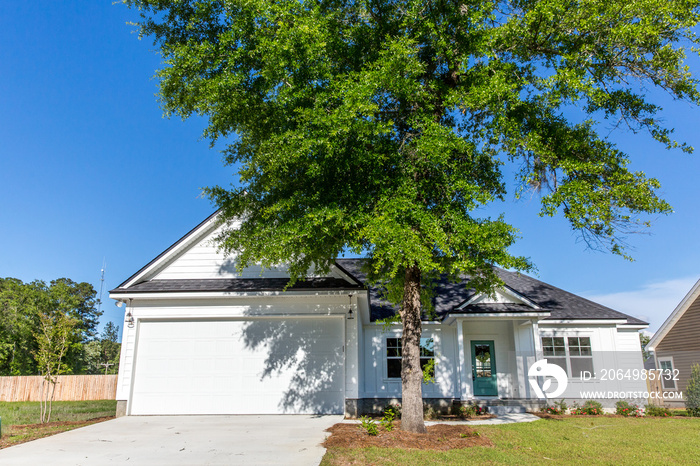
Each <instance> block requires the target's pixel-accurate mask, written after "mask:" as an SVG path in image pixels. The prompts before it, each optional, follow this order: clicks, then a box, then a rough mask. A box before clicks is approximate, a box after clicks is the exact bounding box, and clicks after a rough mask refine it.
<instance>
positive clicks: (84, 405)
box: [0, 400, 117, 448]
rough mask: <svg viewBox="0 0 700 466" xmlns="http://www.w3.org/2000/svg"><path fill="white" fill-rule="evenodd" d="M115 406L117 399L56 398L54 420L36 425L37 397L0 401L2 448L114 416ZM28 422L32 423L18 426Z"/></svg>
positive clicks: (0, 439)
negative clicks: (30, 399)
mask: <svg viewBox="0 0 700 466" xmlns="http://www.w3.org/2000/svg"><path fill="white" fill-rule="evenodd" d="M116 408H117V402H116V401H114V400H97V401H54V402H53V409H52V412H51V423H50V424H44V425H35V424H37V423H38V422H39V412H40V411H39V402H38V401H23V402H7V401H0V419H1V420H2V437H1V438H0V448H4V447H8V446H11V445H15V444H17V443H22V442H27V441H29V440H34V439H36V438H40V437H46V436H48V435H53V434H57V433H59V432H65V431H67V430H71V429H75V428H78V427H82V426H85V425H88V424H92V422H90V420H91V419H96V418H104V417H108V416H114V413H115V411H116ZM26 424H32V425H31V426H27V427H22V428H20V427H17V426H22V425H26Z"/></svg>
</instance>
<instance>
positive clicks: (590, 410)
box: [571, 400, 603, 416]
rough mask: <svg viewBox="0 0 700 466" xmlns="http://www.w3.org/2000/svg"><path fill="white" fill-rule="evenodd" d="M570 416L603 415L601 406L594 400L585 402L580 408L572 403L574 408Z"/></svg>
mask: <svg viewBox="0 0 700 466" xmlns="http://www.w3.org/2000/svg"><path fill="white" fill-rule="evenodd" d="M571 414H576V415H584V414H585V415H588V416H598V415H601V414H603V405H602V404H600V403H599V402H597V401H595V400H586V402H585V403H583V405H581V406H579V405H578V403H574V406H573V407H572V408H571Z"/></svg>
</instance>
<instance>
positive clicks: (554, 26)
mask: <svg viewBox="0 0 700 466" xmlns="http://www.w3.org/2000/svg"><path fill="white" fill-rule="evenodd" d="M125 3H126V4H128V5H131V6H135V7H137V8H139V9H140V10H141V14H142V21H141V23H140V27H141V33H142V34H144V35H152V36H153V37H154V40H155V43H156V44H157V45H158V46H159V48H160V52H161V54H162V56H163V59H164V64H165V65H164V67H163V68H162V69H161V70H159V71H158V73H157V75H158V77H159V78H160V89H161V98H162V102H163V105H164V108H165V112H166V114H168V115H171V114H177V115H180V116H182V117H183V118H186V117H189V116H190V115H192V114H199V115H204V116H206V117H207V118H208V120H209V125H208V127H207V129H206V130H205V135H206V136H207V137H209V138H210V139H211V140H212V143H213V142H215V141H216V140H217V139H218V138H222V137H224V138H226V137H229V136H231V135H233V134H235V135H236V136H237V138H235V139H233V140H232V141H233V142H231V144H230V145H229V146H228V148H227V150H226V151H225V154H226V160H227V162H228V163H229V164H231V165H235V166H237V167H238V168H239V172H238V173H239V180H240V184H239V186H234V187H232V188H230V189H226V188H221V187H214V188H211V189H209V190H208V193H209V194H210V195H211V197H212V198H213V199H214V201H215V202H216V203H217V204H218V205H219V206H220V207H221V208H222V212H223V219H225V220H226V221H229V222H231V221H232V220H233V219H239V220H241V223H240V226H238V225H236V227H235V228H234V227H233V224H232V223H230V228H229V229H227V230H226V231H225V232H224V233H223V234H222V235H221V237H220V238H219V239H220V241H221V245H222V247H223V248H224V249H225V250H226V251H232V250H236V251H241V254H240V255H239V256H238V257H239V266H241V267H244V266H246V265H248V264H250V263H254V262H259V263H261V264H262V265H263V266H272V265H275V264H278V263H287V264H289V267H290V273H291V274H292V276H293V279H292V281H294V279H296V278H298V277H301V276H304V275H305V274H306V272H307V270H308V269H309V267H311V266H314V267H316V269H317V270H320V271H327V270H328V268H329V267H330V265H331V263H332V260H333V259H334V258H335V257H337V256H338V255H340V254H342V253H344V252H345V251H352V252H354V253H358V254H364V255H366V256H367V257H368V258H369V259H370V261H369V262H370V272H371V277H373V278H374V279H376V280H381V281H382V283H384V284H385V286H386V292H387V297H388V298H389V299H391V300H392V301H393V302H395V303H397V304H400V310H399V314H400V317H401V320H402V323H403V334H402V345H403V348H402V354H403V362H402V377H401V379H402V398H403V407H402V428H404V429H406V430H410V431H414V432H423V431H424V430H425V426H424V424H423V419H422V413H423V410H422V399H421V378H422V377H421V376H422V373H421V372H422V371H421V369H420V364H419V360H420V359H419V342H420V333H421V308H422V306H426V305H428V300H427V299H426V298H427V297H428V296H429V295H430V286H431V281H432V279H433V278H434V277H435V276H436V275H438V274H446V275H449V276H452V277H455V278H456V277H458V276H464V275H468V276H470V277H471V285H470V286H474V287H475V288H476V289H477V291H481V290H485V291H489V290H491V289H492V286H493V285H495V284H497V283H499V279H498V277H497V276H496V273H495V271H494V269H493V266H494V265H500V266H501V267H505V268H511V269H519V270H527V269H529V268H530V267H531V264H530V263H529V262H528V261H527V260H526V259H525V258H522V257H514V256H512V255H511V254H509V253H508V247H509V246H510V245H511V244H513V242H514V241H515V239H516V230H515V228H514V227H513V226H511V225H509V224H508V223H506V221H505V219H504V218H502V217H499V218H495V219H494V218H490V217H480V216H479V215H480V212H482V211H479V210H478V209H479V208H480V207H482V206H484V205H488V204H489V203H491V202H493V201H495V200H499V199H504V195H505V194H506V192H507V189H506V188H507V184H506V181H505V180H504V179H503V176H502V172H501V166H502V165H503V164H505V163H510V164H513V165H515V166H516V167H518V169H519V173H518V176H517V178H516V186H515V192H516V194H518V195H519V194H520V193H522V192H523V191H524V190H531V189H534V190H536V191H537V192H540V193H541V194H542V197H541V200H542V211H541V214H542V215H550V216H551V215H555V214H557V213H558V212H560V213H561V214H563V215H564V217H565V218H566V219H567V220H568V221H569V222H570V223H571V226H572V228H573V229H575V230H576V231H578V232H580V234H581V235H582V237H583V238H584V239H585V240H586V241H587V242H588V243H589V244H590V245H591V246H592V247H597V248H607V249H609V250H610V251H612V252H613V253H616V254H622V255H624V254H625V242H624V238H625V235H626V234H628V233H630V232H636V231H639V230H640V229H641V228H644V227H645V226H647V225H648V223H647V219H646V218H645V215H646V214H658V213H668V212H670V206H669V205H668V204H667V203H666V202H664V201H663V200H661V199H660V198H659V197H657V195H656V193H655V191H656V189H657V188H658V187H659V184H658V182H657V181H656V180H654V179H652V178H647V177H646V176H645V174H643V173H640V172H633V171H631V170H630V169H629V168H628V165H629V157H628V155H627V154H624V153H622V152H621V151H619V150H618V149H617V148H616V147H615V145H614V144H613V143H612V142H611V141H610V140H607V139H605V138H601V137H600V136H598V134H597V128H598V127H599V126H597V122H598V121H601V120H608V121H610V122H612V123H613V124H615V125H622V126H625V127H627V128H630V129H632V130H633V131H640V130H641V131H646V132H648V133H649V134H650V135H651V136H652V137H653V138H655V139H656V140H658V141H660V142H661V143H662V144H665V145H666V146H667V147H680V148H681V149H683V150H688V151H689V150H690V148H689V147H686V146H684V145H683V144H678V143H676V142H675V141H674V140H672V139H671V130H670V129H668V128H665V127H663V126H662V125H661V123H660V119H659V117H658V112H659V110H660V108H659V107H658V106H657V105H655V104H653V103H651V102H649V101H648V94H647V92H646V90H645V86H652V87H659V88H661V89H663V90H665V91H667V92H668V93H669V94H670V95H671V96H673V97H674V98H677V99H685V100H688V101H690V102H693V103H698V102H699V100H700V99H699V95H698V90H697V81H696V80H695V78H693V77H692V76H690V74H689V73H688V70H687V68H685V67H684V65H683V61H684V58H685V48H684V47H687V46H689V45H693V44H697V38H696V36H695V34H694V33H693V30H692V28H693V27H695V25H696V24H697V22H698V10H699V8H698V1H697V0H635V1H626V0H625V1H623V0H609V1H600V0H573V1H562V0H540V1H522V0H511V1H495V2H493V1H488V2H486V1H485V2H462V1H452V0H429V1H426V0H410V1H387V0H371V1H340V0H317V1H311V2H309V1H304V2H301V1H298V0H280V1H275V2H271V1H267V0H246V1H245V2H243V1H236V0H229V1H226V0H178V1H168V0H125Z"/></svg>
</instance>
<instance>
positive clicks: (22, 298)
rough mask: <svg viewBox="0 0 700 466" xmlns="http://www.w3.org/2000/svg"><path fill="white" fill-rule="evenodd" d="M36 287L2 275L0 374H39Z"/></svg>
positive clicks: (0, 290)
mask: <svg viewBox="0 0 700 466" xmlns="http://www.w3.org/2000/svg"><path fill="white" fill-rule="evenodd" d="M37 288H38V287H37V286H36V283H35V284H25V283H22V281H21V280H18V279H16V278H4V279H0V375H27V374H36V361H35V360H34V353H35V352H36V339H35V338H34V329H35V328H36V327H37V325H38V302H37V300H38V296H39V293H38V290H37Z"/></svg>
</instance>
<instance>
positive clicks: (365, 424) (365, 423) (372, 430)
mask: <svg viewBox="0 0 700 466" xmlns="http://www.w3.org/2000/svg"><path fill="white" fill-rule="evenodd" d="M360 429H365V431H367V435H371V436H373V437H374V436H375V435H377V434H378V433H379V430H378V429H377V423H376V422H374V421H373V420H371V419H370V418H368V417H367V416H362V417H361V418H360Z"/></svg>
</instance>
